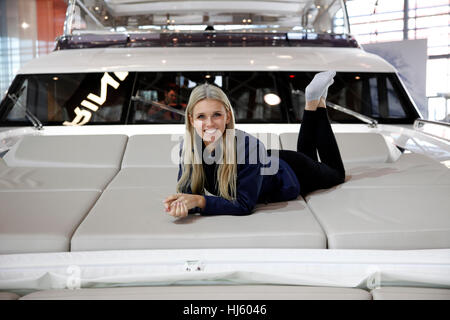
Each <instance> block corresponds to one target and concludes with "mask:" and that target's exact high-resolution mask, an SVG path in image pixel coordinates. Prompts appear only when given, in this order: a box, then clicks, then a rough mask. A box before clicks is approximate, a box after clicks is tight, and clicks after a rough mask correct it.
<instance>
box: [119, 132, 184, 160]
mask: <svg viewBox="0 0 450 320" xmlns="http://www.w3.org/2000/svg"><path fill="white" fill-rule="evenodd" d="M182 137H183V135H181V134H149V135H134V136H131V137H130V138H129V140H128V144H127V148H126V150H125V154H124V157H123V162H122V168H129V167H177V166H178V163H179V158H180V157H179V152H180V142H179V141H180V139H182Z"/></svg>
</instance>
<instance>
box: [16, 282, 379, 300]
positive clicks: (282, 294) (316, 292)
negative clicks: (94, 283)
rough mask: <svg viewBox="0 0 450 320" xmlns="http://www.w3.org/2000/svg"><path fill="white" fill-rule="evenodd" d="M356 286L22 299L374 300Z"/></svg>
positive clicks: (106, 291)
mask: <svg viewBox="0 0 450 320" xmlns="http://www.w3.org/2000/svg"><path fill="white" fill-rule="evenodd" d="M371 298H372V297H371V295H370V293H369V292H367V291H365V290H362V289H356V288H334V287H303V286H276V285H272V286H268V285H228V286H227V285H208V286H165V287H161V286H152V287H132V288H92V289H91V288H87V289H78V290H69V289H59V290H45V291H38V292H34V293H30V294H28V295H26V296H24V297H22V298H21V300H81V299H83V300H129V299H133V300H371Z"/></svg>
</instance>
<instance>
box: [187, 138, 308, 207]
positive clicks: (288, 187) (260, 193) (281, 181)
mask: <svg viewBox="0 0 450 320" xmlns="http://www.w3.org/2000/svg"><path fill="white" fill-rule="evenodd" d="M235 137H236V153H237V181H236V200H234V201H230V200H227V199H225V198H222V197H220V196H218V194H219V191H218V184H217V169H218V166H219V165H218V164H217V163H215V162H214V160H213V158H214V156H215V150H213V151H212V152H211V153H209V152H208V151H206V152H205V144H204V143H203V142H202V143H203V151H204V154H206V161H203V162H202V165H203V170H204V172H205V177H206V181H205V186H204V187H205V189H206V190H207V191H208V192H209V193H211V194H213V195H212V196H210V195H204V197H205V199H206V205H205V207H204V208H203V209H201V208H198V207H196V208H193V209H191V210H189V213H197V212H198V213H200V214H202V215H221V214H228V215H246V214H250V213H252V212H253V210H254V208H255V206H256V204H257V203H268V202H278V201H288V200H293V199H296V198H297V197H298V196H299V194H300V185H299V181H298V179H297V177H296V175H295V173H294V172H293V170H292V169H291V167H290V166H289V165H288V164H287V163H286V162H285V161H283V160H282V159H280V158H278V157H277V156H276V155H274V154H273V153H272V155H271V156H268V155H267V151H266V149H265V147H264V145H263V143H262V142H261V141H260V140H259V139H257V138H256V137H254V136H252V135H250V134H248V133H246V132H245V131H242V130H238V129H235ZM181 148H182V146H181ZM180 155H181V150H180ZM208 163H209V164H208ZM181 175H182V165H181V161H180V165H179V171H178V180H179V179H180V178H181ZM183 192H185V193H192V191H191V188H190V186H189V187H188V189H187V190H184V191H183Z"/></svg>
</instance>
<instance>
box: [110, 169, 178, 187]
mask: <svg viewBox="0 0 450 320" xmlns="http://www.w3.org/2000/svg"><path fill="white" fill-rule="evenodd" d="M177 177H178V167H167V168H155V167H148V168H145V167H143V168H124V169H122V170H120V172H119V173H118V174H117V176H116V177H115V178H114V179H113V181H112V182H111V183H110V184H109V186H108V190H111V189H122V188H146V187H158V186H161V187H164V188H166V189H167V188H171V189H173V192H174V193H175V190H176V185H177Z"/></svg>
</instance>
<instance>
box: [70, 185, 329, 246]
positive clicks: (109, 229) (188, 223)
mask: <svg viewBox="0 0 450 320" xmlns="http://www.w3.org/2000/svg"><path fill="white" fill-rule="evenodd" d="M171 193H173V187H166V188H164V187H154V188H133V189H114V190H106V191H105V192H103V194H102V196H101V197H100V199H99V200H98V201H97V203H96V204H95V206H94V208H93V209H92V210H91V211H90V212H89V215H88V216H87V217H86V219H85V220H84V221H83V223H82V224H81V225H80V227H79V228H78V229H77V231H76V232H75V234H74V236H73V237H72V242H71V244H72V245H71V248H72V251H92V250H113V249H174V248H177V249H180V248H184V249H186V248H191V249H197V248H325V247H326V239H325V235H324V233H323V232H322V229H321V228H320V226H319V224H318V223H317V221H316V220H315V219H314V217H313V216H312V214H311V212H310V211H309V209H308V208H307V207H306V203H305V202H304V201H303V200H294V201H289V202H280V203H271V204H268V205H264V204H261V205H258V206H257V209H256V211H255V212H254V213H253V214H251V215H247V216H200V215H190V216H189V217H186V218H183V219H177V218H174V217H172V216H170V215H168V214H167V213H166V212H165V211H164V206H163V200H164V199H165V198H166V197H167V196H168V195H169V194H171Z"/></svg>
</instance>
